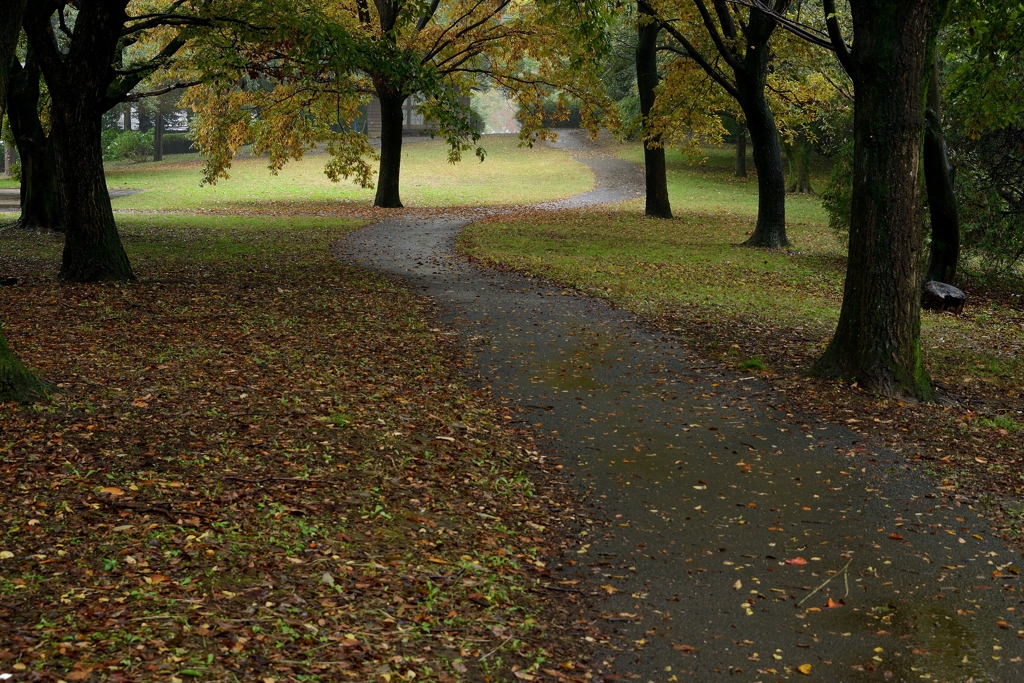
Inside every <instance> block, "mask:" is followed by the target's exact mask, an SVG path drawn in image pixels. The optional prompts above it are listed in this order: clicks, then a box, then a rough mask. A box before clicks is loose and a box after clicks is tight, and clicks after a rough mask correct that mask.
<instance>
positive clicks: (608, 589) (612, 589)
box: [601, 585, 619, 595]
mask: <svg viewBox="0 0 1024 683" xmlns="http://www.w3.org/2000/svg"><path fill="white" fill-rule="evenodd" d="M601 589H602V590H604V592H605V593H607V594H608V595H615V594H616V593H618V592H619V589H618V588H616V587H615V586H611V585H604V586H601Z"/></svg>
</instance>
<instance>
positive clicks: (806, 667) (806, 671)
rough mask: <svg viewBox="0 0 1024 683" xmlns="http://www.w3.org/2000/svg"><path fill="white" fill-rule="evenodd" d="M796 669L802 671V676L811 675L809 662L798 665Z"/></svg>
mask: <svg viewBox="0 0 1024 683" xmlns="http://www.w3.org/2000/svg"><path fill="white" fill-rule="evenodd" d="M796 670H797V671H799V672H800V673H802V674H803V675H804V676H810V675H811V665H810V664H801V665H800V666H798V667H797V668H796Z"/></svg>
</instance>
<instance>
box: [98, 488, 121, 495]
mask: <svg viewBox="0 0 1024 683" xmlns="http://www.w3.org/2000/svg"><path fill="white" fill-rule="evenodd" d="M100 493H105V494H107V495H108V496H123V495H124V491H123V490H121V489H119V488H117V487H116V486H104V487H103V488H101V489H100Z"/></svg>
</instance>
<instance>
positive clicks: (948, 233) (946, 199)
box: [924, 52, 960, 284]
mask: <svg viewBox="0 0 1024 683" xmlns="http://www.w3.org/2000/svg"><path fill="white" fill-rule="evenodd" d="M941 101H942V95H941V92H940V90H939V62H938V53H937V52H936V54H935V55H934V56H933V60H932V70H931V77H930V79H929V83H928V109H927V111H926V113H925V129H924V181H925V186H926V187H927V189H928V210H929V214H930V216H931V222H932V249H931V258H930V259H929V261H928V272H927V274H926V275H925V277H924V279H925V282H929V281H931V280H937V281H939V282H946V283H948V284H954V281H955V280H956V269H957V263H958V262H959V260H960V217H959V215H958V214H957V206H956V192H955V190H954V188H953V167H952V165H951V164H950V163H949V156H948V154H947V153H946V140H945V137H944V136H943V134H942V108H941Z"/></svg>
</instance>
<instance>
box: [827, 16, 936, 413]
mask: <svg viewBox="0 0 1024 683" xmlns="http://www.w3.org/2000/svg"><path fill="white" fill-rule="evenodd" d="M944 5H945V0H900V1H899V2H896V1H894V0H858V1H857V2H854V3H851V8H852V10H853V30H854V33H855V35H856V36H857V40H856V44H855V45H854V47H853V50H852V54H851V56H850V60H849V64H850V68H849V70H850V71H851V77H852V79H853V83H854V90H855V93H856V105H855V107H854V124H853V126H854V160H853V198H852V211H851V222H850V246H849V259H848V262H847V269H846V285H845V288H844V292H843V305H842V309H841V310H840V314H839V323H838V325H837V327H836V332H835V335H834V336H833V338H832V341H831V342H830V343H829V345H828V348H827V349H826V350H825V353H824V354H823V355H822V357H821V358H819V359H818V361H817V363H815V365H814V373H815V374H817V375H819V376H826V377H837V378H842V379H845V380H848V381H852V380H856V381H857V382H858V383H859V384H860V385H861V386H864V387H865V388H867V389H870V390H872V391H875V392H878V393H880V394H883V395H887V396H912V397H917V398H921V399H925V400H929V399H931V398H932V397H933V391H932V386H931V383H930V381H929V379H928V374H927V373H926V372H925V369H924V363H923V361H922V359H921V343H920V337H921V293H920V285H921V281H920V275H921V272H920V263H921V249H922V215H921V197H920V182H919V180H920V178H919V175H918V173H919V169H920V162H921V139H922V126H923V121H924V108H925V107H924V104H925V102H924V95H925V86H926V82H927V76H928V68H929V66H930V64H929V62H930V57H931V54H932V48H933V46H934V41H935V36H936V33H937V31H938V24H939V20H940V19H941V16H942V14H943V11H942V10H943V9H944Z"/></svg>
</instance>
